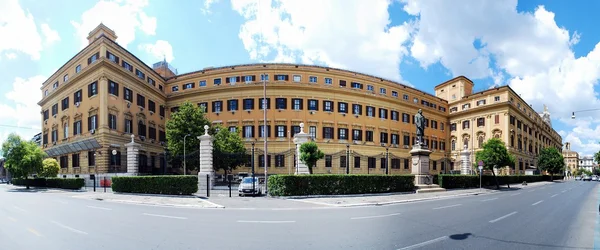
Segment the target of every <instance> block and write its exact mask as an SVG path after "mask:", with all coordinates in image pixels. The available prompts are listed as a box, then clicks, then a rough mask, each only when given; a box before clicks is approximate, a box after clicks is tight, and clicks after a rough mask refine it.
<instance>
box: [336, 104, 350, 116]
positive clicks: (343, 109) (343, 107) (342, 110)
mask: <svg viewBox="0 0 600 250" xmlns="http://www.w3.org/2000/svg"><path fill="white" fill-rule="evenodd" d="M338 112H339V113H344V114H346V113H348V103H345V102H338Z"/></svg>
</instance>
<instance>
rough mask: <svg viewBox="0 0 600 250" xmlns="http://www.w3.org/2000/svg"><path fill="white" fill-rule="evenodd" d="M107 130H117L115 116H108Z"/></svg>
mask: <svg viewBox="0 0 600 250" xmlns="http://www.w3.org/2000/svg"><path fill="white" fill-rule="evenodd" d="M108 128H110V129H117V116H116V115H113V114H108Z"/></svg>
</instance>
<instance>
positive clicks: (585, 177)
mask: <svg viewBox="0 0 600 250" xmlns="http://www.w3.org/2000/svg"><path fill="white" fill-rule="evenodd" d="M583 180H584V181H591V180H592V177H591V176H589V175H586V176H584V177H583Z"/></svg>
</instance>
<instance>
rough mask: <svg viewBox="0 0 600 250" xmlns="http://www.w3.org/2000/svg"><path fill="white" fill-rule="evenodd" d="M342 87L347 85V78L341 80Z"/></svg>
mask: <svg viewBox="0 0 600 250" xmlns="http://www.w3.org/2000/svg"><path fill="white" fill-rule="evenodd" d="M340 87H344V88H345V87H346V81H345V80H340Z"/></svg>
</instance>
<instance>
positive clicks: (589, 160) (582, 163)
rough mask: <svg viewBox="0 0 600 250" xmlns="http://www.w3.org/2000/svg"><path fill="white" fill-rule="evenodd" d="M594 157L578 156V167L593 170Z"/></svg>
mask: <svg viewBox="0 0 600 250" xmlns="http://www.w3.org/2000/svg"><path fill="white" fill-rule="evenodd" d="M595 164H596V163H595V162H594V157H592V156H582V157H581V158H579V168H582V169H585V170H587V171H590V172H592V173H593V172H594V165H595Z"/></svg>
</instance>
